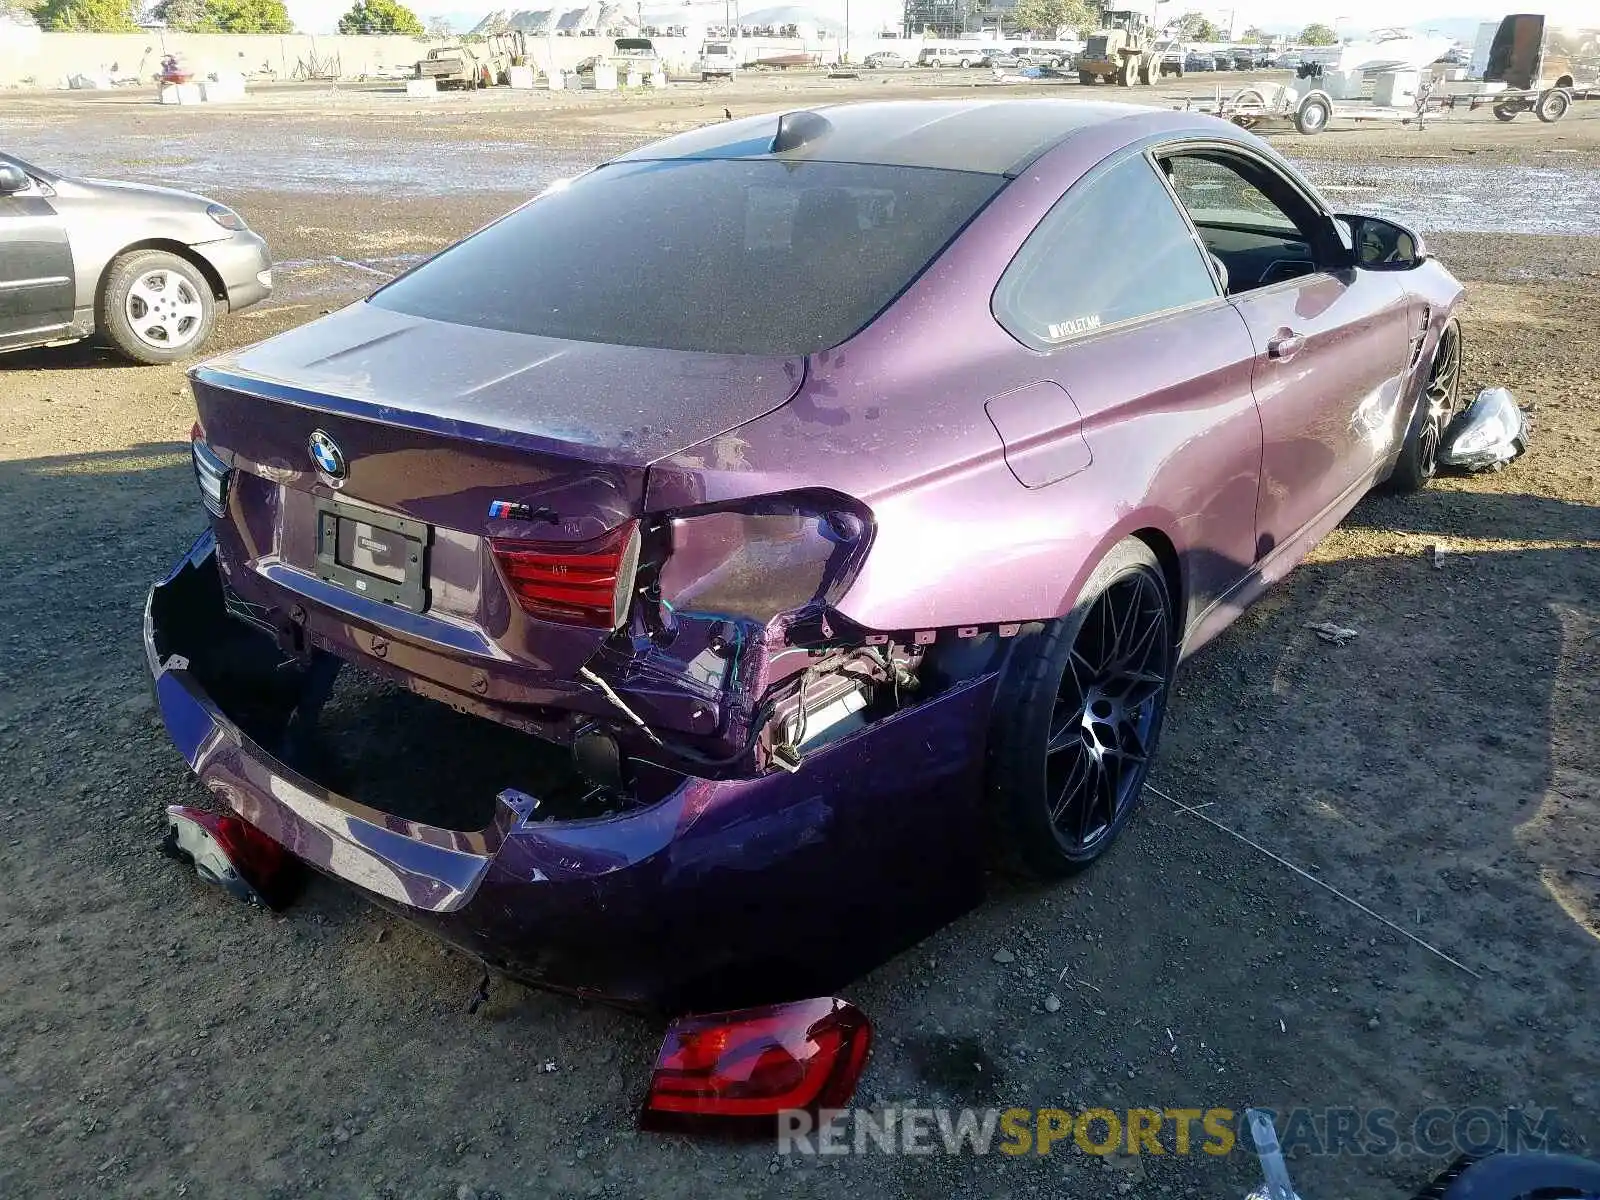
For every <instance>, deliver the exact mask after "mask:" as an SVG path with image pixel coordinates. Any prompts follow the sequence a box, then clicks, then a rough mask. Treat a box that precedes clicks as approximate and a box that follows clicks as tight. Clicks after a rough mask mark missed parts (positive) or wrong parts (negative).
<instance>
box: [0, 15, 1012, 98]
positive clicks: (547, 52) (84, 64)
mask: <svg viewBox="0 0 1600 1200" xmlns="http://www.w3.org/2000/svg"><path fill="white" fill-rule="evenodd" d="M654 40H655V44H656V48H657V50H658V51H659V52H660V54H661V56H662V58H664V59H665V60H666V62H667V67H668V70H670V71H673V72H675V73H677V72H687V71H689V70H690V69H692V66H693V64H694V62H695V60H696V58H697V57H698V56H699V53H700V39H699V38H656V39H654ZM431 44H437V43H433V42H430V41H428V40H427V39H425V38H411V37H339V36H329V37H312V36H310V35H308V34H286V35H284V36H282V37H279V36H274V35H267V34H204V33H165V34H155V33H40V32H39V31H38V30H36V29H22V28H18V27H15V26H12V27H7V26H5V25H3V24H0V87H17V86H32V87H40V88H55V87H64V86H66V79H67V77H68V76H71V75H76V74H80V73H81V74H84V75H90V76H97V77H98V76H104V75H110V76H112V77H114V78H117V79H124V78H138V79H141V80H143V81H146V82H148V81H149V80H150V78H151V77H152V76H153V75H154V74H155V73H156V72H157V71H159V70H160V67H161V58H162V55H163V54H167V53H172V54H176V55H177V56H178V59H179V62H180V63H182V65H183V66H184V68H185V69H187V70H189V71H192V72H194V74H195V75H196V76H197V77H199V78H202V79H203V78H204V77H205V76H206V75H207V74H209V73H210V72H212V71H227V72H238V73H242V74H244V75H246V76H258V75H275V76H276V77H277V78H279V79H293V78H296V74H297V71H299V72H300V73H301V75H302V76H303V75H304V72H305V69H306V68H309V67H311V66H312V65H313V64H314V63H316V62H318V61H321V62H327V61H328V60H334V61H336V62H337V65H338V68H339V73H340V75H341V77H342V78H346V79H354V78H358V77H360V76H362V75H369V76H370V75H384V74H387V75H393V74H394V73H395V72H396V71H397V70H400V69H406V70H409V69H410V67H411V65H412V64H413V63H415V62H416V61H417V59H419V58H421V57H423V56H424V55H425V54H426V53H427V50H428V46H429V45H431ZM735 44H736V45H738V46H739V47H740V49H741V51H743V52H744V53H745V57H746V58H753V57H755V56H756V55H757V54H769V53H779V52H787V51H791V50H802V49H804V50H807V51H810V52H813V53H820V54H821V55H822V59H823V61H824V62H830V63H831V62H833V61H835V60H836V59H837V57H838V55H839V51H840V43H839V40H838V39H837V38H823V39H821V40H812V41H806V42H802V41H800V40H798V39H792V38H745V39H739V40H738V41H737V42H736V43H735ZM941 44H943V43H941ZM977 44H978V45H981V44H982V43H977ZM920 45H921V39H920V38H875V37H865V36H862V35H861V34H859V33H857V34H854V35H852V37H851V38H850V58H851V60H852V61H853V62H860V61H861V59H862V58H864V57H865V56H866V55H868V54H871V53H872V52H873V51H875V50H894V51H897V52H899V53H900V54H903V55H905V56H906V57H907V58H912V59H915V58H916V55H917V50H918V48H919V47H920ZM610 47H611V39H610V38H606V37H557V38H550V39H545V38H542V37H534V38H531V39H529V42H528V56H529V58H530V59H532V61H533V62H534V64H535V65H537V66H538V67H539V68H540V69H541V70H544V69H546V68H547V67H548V65H549V62H548V60H549V59H550V57H551V52H552V51H553V52H554V59H555V62H556V65H557V66H560V67H562V68H565V69H570V68H572V67H574V66H576V65H577V64H578V63H579V62H580V61H582V60H583V59H585V58H588V57H589V56H590V55H593V54H599V53H602V52H604V51H606V50H609V49H610Z"/></svg>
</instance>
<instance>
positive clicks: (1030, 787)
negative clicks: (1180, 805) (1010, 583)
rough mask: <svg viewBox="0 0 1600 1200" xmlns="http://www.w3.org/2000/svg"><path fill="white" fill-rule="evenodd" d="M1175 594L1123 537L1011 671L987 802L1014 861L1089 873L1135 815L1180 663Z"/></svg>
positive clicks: (998, 716)
mask: <svg viewBox="0 0 1600 1200" xmlns="http://www.w3.org/2000/svg"><path fill="white" fill-rule="evenodd" d="M1172 609H1173V605H1172V599H1171V597H1170V596H1169V595H1168V592H1167V583H1166V577H1165V576H1164V575H1163V574H1162V571H1161V566H1160V564H1159V563H1158V562H1157V560H1156V556H1155V555H1154V554H1153V553H1152V552H1151V550H1150V547H1148V546H1147V545H1145V544H1144V543H1143V542H1141V541H1139V540H1138V539H1136V538H1130V539H1128V540H1127V541H1124V542H1120V543H1119V544H1118V545H1116V546H1115V547H1113V548H1112V550H1111V552H1110V553H1109V554H1108V555H1106V557H1105V559H1104V560H1103V561H1102V562H1101V563H1100V565H1099V566H1098V567H1096V568H1095V571H1094V573H1093V574H1092V575H1091V576H1090V577H1089V580H1088V582H1087V583H1086V584H1084V587H1083V591H1082V594H1081V595H1080V596H1079V598H1078V602H1077V603H1076V604H1074V605H1073V607H1072V611H1071V612H1069V613H1068V614H1067V615H1066V616H1064V617H1059V618H1056V619H1055V620H1052V621H1046V622H1044V623H1043V624H1042V625H1034V626H1030V627H1029V628H1028V629H1027V630H1026V631H1025V632H1024V633H1023V634H1022V635H1021V636H1020V637H1019V638H1018V641H1017V643H1016V644H1015V645H1014V646H1012V648H1011V653H1010V654H1009V655H1008V657H1007V659H1006V662H1005V665H1004V667H1003V668H1002V671H1001V680H1000V689H999V694H998V696H997V698H996V700H995V707H994V716H993V727H992V732H991V735H990V742H989V745H990V749H989V761H988V800H989V805H990V812H991V814H992V817H993V819H994V820H995V823H996V825H997V826H998V833H999V839H1000V844H1001V848H1002V850H1003V852H1004V853H1005V856H1006V857H1007V858H1008V859H1009V860H1011V861H1012V862H1013V863H1014V864H1015V865H1016V866H1018V867H1020V868H1022V869H1023V870H1025V871H1027V872H1028V873H1030V874H1034V875H1040V876H1045V877H1054V876H1061V875H1068V874H1071V873H1073V872H1075V871H1079V870H1082V869H1083V868H1084V867H1087V866H1088V865H1089V864H1090V863H1092V862H1094V861H1095V860H1096V859H1098V858H1099V857H1100V856H1101V855H1102V854H1104V853H1105V851H1106V850H1107V849H1108V848H1109V847H1110V845H1111V843H1112V842H1113V841H1114V840H1115V839H1116V837H1117V835H1118V834H1119V833H1120V832H1121V831H1122V830H1123V828H1124V827H1125V826H1126V825H1127V823H1128V821H1129V820H1130V819H1131V818H1132V816H1133V813H1134V810H1135V809H1136V808H1137V807H1138V804H1139V800H1140V797H1141V794H1142V792H1143V789H1144V781H1145V776H1146V774H1147V773H1148V770H1149V764H1150V759H1151V756H1152V755H1153V754H1154V753H1155V749H1156V743H1157V740H1158V739H1159V737H1160V735H1161V725H1162V721H1163V719H1164V718H1165V715H1166V706H1167V696H1168V693H1169V691H1170V688H1171V683H1172V674H1173V669H1174V667H1175V665H1176V660H1177V639H1176V637H1175V636H1174V634H1173V628H1174V622H1173V615H1172Z"/></svg>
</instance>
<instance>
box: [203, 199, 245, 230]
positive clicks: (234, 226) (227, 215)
mask: <svg viewBox="0 0 1600 1200" xmlns="http://www.w3.org/2000/svg"><path fill="white" fill-rule="evenodd" d="M206 216H208V217H210V218H211V219H212V220H213V221H215V222H216V223H217V224H218V225H221V226H222V227H223V228H224V229H230V230H232V231H233V232H234V233H239V232H241V231H243V230H245V229H247V228H249V226H247V225H246V224H245V223H244V218H243V217H241V216H240V215H239V214H238V213H236V212H234V211H233V209H231V208H228V207H227V206H225V205H222V204H208V205H206Z"/></svg>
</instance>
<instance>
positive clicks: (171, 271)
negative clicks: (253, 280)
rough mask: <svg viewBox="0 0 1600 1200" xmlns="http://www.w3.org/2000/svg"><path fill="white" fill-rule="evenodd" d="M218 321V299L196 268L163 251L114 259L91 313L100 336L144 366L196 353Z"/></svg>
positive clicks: (157, 364)
mask: <svg viewBox="0 0 1600 1200" xmlns="http://www.w3.org/2000/svg"><path fill="white" fill-rule="evenodd" d="M216 320H217V302H216V299H215V298H214V297H213V295H212V293H211V284H210V283H209V282H208V281H207V280H206V277H205V276H204V275H202V274H201V273H200V269H199V268H198V267H196V266H195V265H194V264H193V263H191V262H189V261H188V260H187V259H184V258H179V257H178V256H177V255H176V254H168V253H166V252H165V251H162V250H135V251H132V252H131V253H128V254H123V255H119V256H118V257H117V258H116V259H114V260H113V261H112V263H111V268H110V270H108V271H107V272H106V281H105V286H104V287H103V288H101V291H100V302H99V304H98V306H97V311H96V313H95V324H96V326H97V327H98V328H99V330H100V332H101V334H102V336H104V337H105V338H106V340H108V341H109V342H110V343H111V344H112V346H114V347H115V348H116V350H117V351H118V352H119V353H120V354H122V355H123V356H124V357H126V358H130V359H132V360H133V361H134V362H138V363H144V364H146V365H147V366H159V365H161V364H164V363H174V362H179V361H181V360H183V359H185V358H188V357H190V356H191V355H193V354H195V353H197V352H198V351H199V350H200V348H201V346H203V345H204V344H205V341H206V339H207V338H208V337H210V336H211V330H212V328H213V327H214V326H215V325H216Z"/></svg>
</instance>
